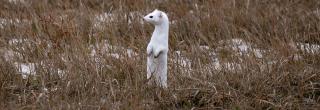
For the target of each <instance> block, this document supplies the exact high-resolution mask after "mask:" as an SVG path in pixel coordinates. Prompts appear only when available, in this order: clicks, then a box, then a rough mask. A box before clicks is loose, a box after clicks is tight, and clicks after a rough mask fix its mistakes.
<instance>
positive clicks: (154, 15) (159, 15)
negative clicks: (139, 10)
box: [143, 9, 169, 25]
mask: <svg viewBox="0 0 320 110" xmlns="http://www.w3.org/2000/svg"><path fill="white" fill-rule="evenodd" d="M143 19H144V20H146V21H147V22H149V23H151V24H153V25H160V24H162V23H164V22H169V21H168V16H167V15H166V13H164V12H162V11H160V10H157V9H155V10H154V11H153V12H151V13H149V14H148V15H147V16H144V17H143Z"/></svg>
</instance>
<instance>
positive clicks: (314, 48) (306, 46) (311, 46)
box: [297, 43, 320, 54]
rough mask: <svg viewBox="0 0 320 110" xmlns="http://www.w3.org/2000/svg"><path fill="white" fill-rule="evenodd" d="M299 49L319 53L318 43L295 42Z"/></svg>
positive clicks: (319, 46)
mask: <svg viewBox="0 0 320 110" xmlns="http://www.w3.org/2000/svg"><path fill="white" fill-rule="evenodd" d="M297 46H298V48H299V49H301V50H302V51H304V52H307V53H312V54H315V53H319V52H320V45H317V44H310V43H297Z"/></svg>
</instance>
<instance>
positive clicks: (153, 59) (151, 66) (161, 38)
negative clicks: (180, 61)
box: [143, 9, 169, 88]
mask: <svg viewBox="0 0 320 110" xmlns="http://www.w3.org/2000/svg"><path fill="white" fill-rule="evenodd" d="M143 19H144V20H145V21H147V22H149V23H151V24H153V25H154V26H155V29H154V31H153V33H152V37H151V40H150V42H149V44H148V47H147V55H148V58H147V78H148V80H149V82H148V83H149V84H150V83H153V82H155V84H157V85H158V86H161V87H163V88H167V87H168V85H167V71H168V70H167V59H168V50H169V48H168V47H169V46H168V36H169V19H168V16H167V14H166V13H164V12H162V11H160V10H157V9H156V10H154V11H153V12H152V13H150V14H148V15H147V16H145V17H144V18H143Z"/></svg>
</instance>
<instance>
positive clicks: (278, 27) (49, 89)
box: [0, 0, 320, 110]
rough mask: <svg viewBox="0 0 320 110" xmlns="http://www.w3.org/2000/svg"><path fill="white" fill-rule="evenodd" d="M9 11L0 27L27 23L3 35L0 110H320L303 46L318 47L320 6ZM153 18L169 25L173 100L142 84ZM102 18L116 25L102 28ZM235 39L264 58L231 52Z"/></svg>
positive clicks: (313, 55) (37, 0)
mask: <svg viewBox="0 0 320 110" xmlns="http://www.w3.org/2000/svg"><path fill="white" fill-rule="evenodd" d="M8 1H9V0H1V1H0V18H3V19H12V20H15V19H20V22H17V21H13V22H12V23H6V24H2V26H3V28H1V25H0V54H1V55H0V56H1V58H0V108H1V109H90V110H91V109H170V110H171V109H199V110H202V109H253V110H256V109H317V108H320V52H319V50H318V51H317V52H307V51H306V49H305V48H300V47H299V46H297V45H296V43H297V42H300V43H311V44H318V45H319V44H320V9H319V7H320V1H319V0H154V1H152V0H54V1H53V0H24V1H25V2H24V3H22V2H17V3H10V2H8ZM155 8H158V9H160V10H163V11H165V12H167V13H168V15H169V18H170V20H171V21H172V24H171V25H170V26H171V27H170V36H169V37H170V41H169V42H170V53H169V57H170V59H171V60H169V65H168V66H169V67H168V68H169V70H168V73H169V88H168V89H167V90H163V89H161V88H157V87H150V86H146V83H145V81H146V63H145V62H146V55H145V51H146V46H147V43H148V41H149V39H150V36H151V33H152V30H153V27H152V26H151V25H150V24H141V23H140V22H141V19H142V18H141V16H143V15H146V14H147V13H148V12H151V11H152V10H153V9H155ZM191 11H192V12H191ZM105 12H109V13H112V15H110V16H111V17H109V18H113V19H112V20H111V19H108V21H105V22H102V21H101V22H98V23H99V25H98V26H96V22H97V19H96V18H95V16H97V15H98V14H102V13H105ZM132 13H134V14H132ZM130 14H132V15H130ZM107 18H108V17H107ZM0 24H1V22H0ZM235 38H236V39H243V40H244V41H245V42H248V43H250V44H251V47H252V48H256V49H260V50H262V54H263V57H262V58H259V57H257V56H256V55H254V53H253V52H249V53H248V55H241V54H239V52H237V51H234V50H233V49H232V46H231V44H230V42H229V41H230V39H235ZM13 39H23V40H22V41H20V42H18V43H14V44H12V43H10V42H11V41H12V40H13ZM104 44H110V45H113V46H116V47H114V48H109V49H106V48H102V47H103V45H104ZM93 45H94V46H93ZM201 46H208V47H209V49H203V48H200V47H201ZM127 48H130V49H132V50H133V51H134V52H136V55H132V56H131V57H130V56H129V55H128V54H127V53H126V52H125V51H126V49H127ZM306 48H309V47H306ZM92 49H95V50H96V55H95V58H96V59H99V60H95V59H93V58H92V56H90V53H91V51H92ZM106 50H108V51H106ZM7 51H11V52H12V54H11V55H8V54H6V52H7ZM176 51H180V52H181V56H177V53H176ZM212 51H215V52H216V55H211V54H210V52H212ZM112 53H118V55H119V58H115V56H110V54H112ZM8 56H9V57H10V58H11V59H10V60H8V58H7V57H8ZM212 57H214V58H218V59H219V61H220V64H221V68H215V67H214V63H213V61H211V58H212ZM184 58H187V59H189V60H190V62H192V63H191V65H190V66H189V67H185V66H183V65H181V63H179V62H183V59H184ZM230 62H231V63H232V64H235V65H234V66H233V67H234V68H233V69H230V67H228V63H229V64H231V63H230ZM270 62H272V63H270ZM16 63H25V64H26V63H33V64H35V69H34V70H35V72H36V74H35V75H30V76H29V77H27V78H26V79H23V78H22V77H21V75H20V74H18V73H19V68H17V67H16ZM58 69H59V70H58ZM60 70H62V71H64V74H63V75H62V76H61V75H58V73H59V71H60Z"/></svg>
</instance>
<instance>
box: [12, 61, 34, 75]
mask: <svg viewBox="0 0 320 110" xmlns="http://www.w3.org/2000/svg"><path fill="white" fill-rule="evenodd" d="M15 66H16V68H17V69H18V72H19V73H20V74H21V75H22V78H24V79H26V78H27V77H28V76H29V75H35V74H36V71H35V64H34V63H15Z"/></svg>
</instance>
